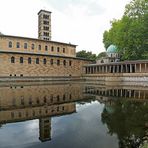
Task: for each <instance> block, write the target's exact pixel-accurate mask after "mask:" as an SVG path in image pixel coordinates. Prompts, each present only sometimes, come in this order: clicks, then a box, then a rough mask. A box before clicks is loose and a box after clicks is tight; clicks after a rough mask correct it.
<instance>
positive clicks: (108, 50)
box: [106, 45, 117, 53]
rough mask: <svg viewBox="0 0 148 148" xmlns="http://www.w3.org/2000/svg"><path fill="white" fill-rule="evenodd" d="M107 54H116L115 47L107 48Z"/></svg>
mask: <svg viewBox="0 0 148 148" xmlns="http://www.w3.org/2000/svg"><path fill="white" fill-rule="evenodd" d="M106 52H107V53H116V52H117V47H116V46H115V45H110V46H109V47H108V48H107V51H106Z"/></svg>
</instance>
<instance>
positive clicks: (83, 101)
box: [0, 82, 148, 148]
mask: <svg viewBox="0 0 148 148" xmlns="http://www.w3.org/2000/svg"><path fill="white" fill-rule="evenodd" d="M145 139H146V140H147V139H148V88H147V87H136V86H135V87H131V86H116V85H114V86H111V85H109V86H105V85H98V84H93V83H92V84H91V83H80V82H79V83H76V82H73V83H72V82H59V83H22V84H21V83H16V84H8V83H6V84H3V85H0V148H47V147H50V148H83V147H84V148H97V147H98V148H133V147H135V148H138V147H139V145H142V143H143V141H144V140H145Z"/></svg>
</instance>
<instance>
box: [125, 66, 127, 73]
mask: <svg viewBox="0 0 148 148" xmlns="http://www.w3.org/2000/svg"><path fill="white" fill-rule="evenodd" d="M125 72H126V73H127V64H126V65H125Z"/></svg>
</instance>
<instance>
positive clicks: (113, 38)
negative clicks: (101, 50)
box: [103, 0, 148, 60]
mask: <svg viewBox="0 0 148 148" xmlns="http://www.w3.org/2000/svg"><path fill="white" fill-rule="evenodd" d="M111 25H112V27H111V29H110V30H109V31H105V32H104V34H103V43H104V45H105V47H108V46H109V44H115V45H116V46H117V47H118V51H119V53H120V54H122V59H123V60H125V59H129V60H130V59H131V60H134V59H135V60H136V59H147V58H148V27H147V26H148V0H132V1H131V2H130V3H129V4H128V5H126V7H125V12H124V15H123V17H122V18H121V19H120V20H113V21H112V22H111Z"/></svg>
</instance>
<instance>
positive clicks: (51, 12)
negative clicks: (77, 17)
mask: <svg viewBox="0 0 148 148" xmlns="http://www.w3.org/2000/svg"><path fill="white" fill-rule="evenodd" d="M41 12H46V13H52V12H51V11H47V10H42V9H41V10H40V11H39V12H38V15H39V14H40V13H41Z"/></svg>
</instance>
